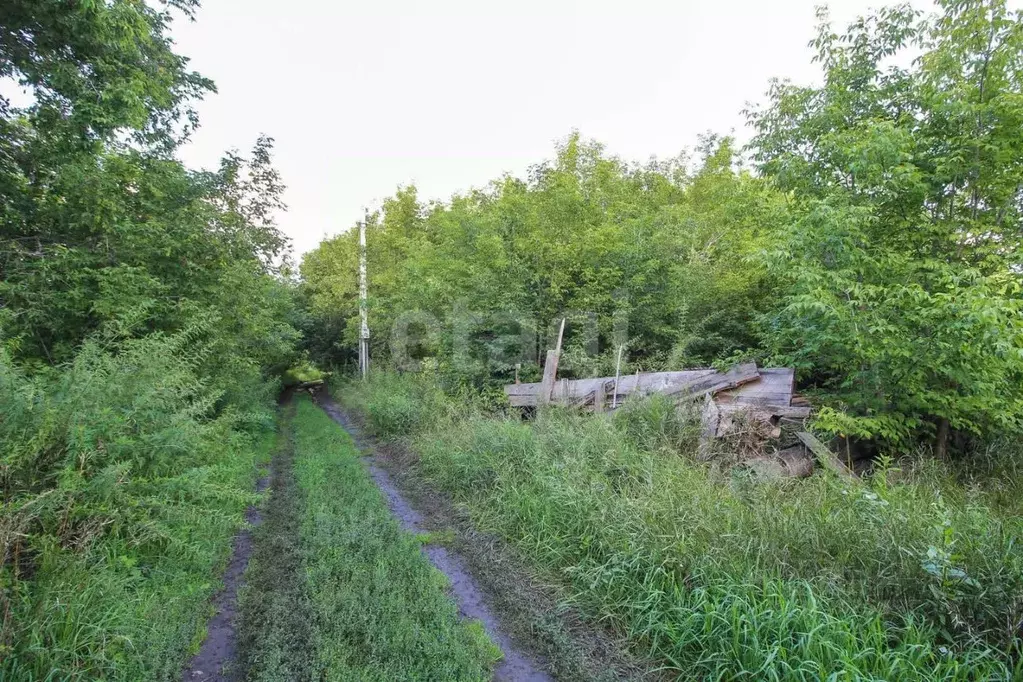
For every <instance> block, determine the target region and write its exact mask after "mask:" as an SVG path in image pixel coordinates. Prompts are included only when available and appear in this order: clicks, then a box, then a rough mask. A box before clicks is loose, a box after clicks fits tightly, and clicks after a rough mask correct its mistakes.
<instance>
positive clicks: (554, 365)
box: [536, 350, 561, 405]
mask: <svg viewBox="0 0 1023 682" xmlns="http://www.w3.org/2000/svg"><path fill="white" fill-rule="evenodd" d="M560 355H561V354H560V353H559V352H558V351H556V350H549V351H547V359H546V360H545V361H544V364H543V381H541V382H540V390H539V391H537V392H536V404H537V405H548V404H550V402H551V397H552V396H551V394H552V393H553V391H554V379H555V377H556V376H557V374H558V357H559V356H560Z"/></svg>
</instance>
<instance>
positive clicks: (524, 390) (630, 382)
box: [504, 369, 716, 407]
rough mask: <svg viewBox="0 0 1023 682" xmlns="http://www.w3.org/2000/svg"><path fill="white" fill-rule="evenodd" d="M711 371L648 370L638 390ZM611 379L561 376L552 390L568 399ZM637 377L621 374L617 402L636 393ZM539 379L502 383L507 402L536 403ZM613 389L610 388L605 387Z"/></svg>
mask: <svg viewBox="0 0 1023 682" xmlns="http://www.w3.org/2000/svg"><path fill="white" fill-rule="evenodd" d="M711 374H716V372H715V371H714V370H712V369H701V370H687V371H684V372H652V373H650V374H643V375H641V379H640V382H639V384H640V391H641V393H642V394H643V395H646V393H647V392H648V391H649V390H651V389H653V390H654V391H655V392H656V391H657V390H660V389H662V388H663V387H667V386H672V385H676V384H684V383H687V382H690V381H692V380H694V379H697V378H700V377H706V376H709V375H711ZM607 382H610V383H611V385H612V386H613V385H614V377H598V378H592V379H571V380H566V379H560V380H558V381H556V382H555V383H554V386H553V391H554V395H556V396H557V395H561V392H562V391H566V392H567V393H566V395H567V396H568V398H569V399H574V398H579V397H581V396H583V395H586V394H587V393H590V392H592V391H594V390H595V389H596V387H597V386H599V385H600V384H606V383H607ZM636 385H637V382H636V377H635V376H630V377H621V379H620V381H619V383H618V393H617V395H618V396H619V402H621V398H622V397H623V396H628V395H632V394H633V393H636ZM541 387H542V383H530V384H508V385H506V386H505V387H504V393H505V395H507V396H508V399H509V402H510V403H511V404H512V405H517V406H519V407H527V406H531V405H536V401H537V396H538V395H539V394H540V392H541ZM608 390H613V389H608Z"/></svg>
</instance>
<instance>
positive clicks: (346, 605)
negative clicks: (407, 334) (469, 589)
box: [245, 396, 500, 682]
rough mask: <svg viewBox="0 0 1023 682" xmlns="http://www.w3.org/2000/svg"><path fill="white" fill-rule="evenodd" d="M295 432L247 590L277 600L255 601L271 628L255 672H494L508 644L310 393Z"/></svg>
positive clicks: (381, 675)
mask: <svg viewBox="0 0 1023 682" xmlns="http://www.w3.org/2000/svg"><path fill="white" fill-rule="evenodd" d="M290 432H291V438H292V445H293V448H294V453H293V456H289V457H286V458H283V459H281V460H279V461H280V462H281V463H282V464H281V466H284V467H287V468H291V467H292V466H293V471H281V470H278V471H275V476H274V480H275V481H277V482H278V483H277V484H276V485H278V486H279V487H278V488H275V489H274V491H273V496H274V497H275V498H276V499H273V498H272V499H271V504H270V509H269V513H268V516H267V521H266V522H265V523H264V525H263V526H262V527H261V528H260V531H259V534H258V536H257V543H258V544H262V545H263V546H262V547H261V548H260V547H257V551H256V554H255V557H256V561H255V564H254V565H253V566H252V569H251V571H250V577H254V578H255V579H256V580H255V582H253V584H252V586H251V588H250V589H249V590H248V591H247V593H246V596H245V602H247V603H248V604H250V605H252V604H254V603H257V602H264V603H271V604H276V606H274V607H272V608H270V610H269V611H268V610H267V609H266V608H262V609H260V608H246V609H245V613H246V614H248V616H249V618H250V619H252V618H253V616H255V622H250V623H248V624H247V625H246V626H245V627H246V628H255V629H257V630H260V629H261V630H262V633H263V634H261V635H260V634H257V635H256V637H255V639H256V641H254V642H250V643H248V644H247V647H246V648H247V649H248V650H249V651H250V652H252V653H251V654H250V656H249V659H250V665H253V666H254V667H252V668H250V671H249V679H253V680H265V681H271V680H289V681H290V680H313V679H315V680H337V681H338V682H341V681H347V680H381V682H383V681H388V682H389V681H390V680H488V679H490V675H491V667H492V665H493V663H494V662H495V661H496V660H497V659H498V658H499V657H500V651H499V650H498V649H496V647H495V646H494V645H493V644H492V643H491V642H490V640H489V639H488V638H487V636H486V634H485V632H484V631H483V629H482V627H481V626H480V624H479V623H475V622H463V621H461V620H460V619H459V616H458V612H457V609H456V607H455V605H454V602H452V600H451V599H449V598H448V596H447V595H446V593H445V590H446V588H447V583H446V578H445V576H444V575H443V574H442V573H440V572H439V571H437V570H436V569H435V568H434V567H433V566H432V565H431V564H430V562H429V561H428V560H427V558H426V557H425V556H423V554H422V552H421V551H420V545H419V542H418V541H417V539H416V538H415V537H414V536H412V535H410V534H408V533H406V532H404V531H402V530H401V529H400V528H399V526H398V524H397V522H396V521H395V520H394V518H393V517H392V516H391V514H390V512H389V510H388V509H387V505H386V503H385V501H384V498H383V496H382V495H381V494H380V492H379V490H378V489H377V488H376V486H375V485H374V483H373V482H372V481H371V480H370V477H369V474H368V472H367V470H366V468H365V466H364V465H363V464H362V462H361V461H360V454H359V452H358V451H357V449H356V448H355V446H354V444H353V443H352V441H351V439H350V438H349V437H348V435H347V434H346V433H345V432H344V431H343V430H342V429H341V428H340V427H338V426H337V425H336V424H334V423H333V421H331V419H330V418H329V417H328V416H327V415H326V414H324V413H323V412H322V411H321V410H320V409H319V408H317V407H316V406H315V405H313V404H312V402H311V401H310V400H309V398H308V397H306V396H302V397H300V398H299V399H298V401H297V406H296V412H295V416H294V420H293V422H292V424H291V426H290ZM282 496H283V497H284V499H282ZM282 509H284V510H286V511H287V510H290V513H280V512H281V510H282ZM289 529H290V530H289ZM284 530H287V531H288V532H282V531H284ZM266 543H270V544H269V545H268V544H266ZM267 548H271V549H273V548H276V549H273V551H270V552H268V551H266V550H267ZM282 564H284V565H287V566H291V568H290V569H287V570H288V571H289V576H284V575H283V574H282V573H281V566H282ZM263 574H268V575H270V576H276V579H275V580H264V579H261V578H260V576H263ZM264 577H265V576H264ZM296 582H298V583H301V584H296ZM261 586H262V589H261V590H260V589H259V588H260V587H261ZM282 595H283V596H286V597H288V599H290V600H291V602H290V604H289V603H283V602H282V601H281V598H280V597H281V596H282ZM289 607H290V608H289ZM298 613H301V614H304V615H302V616H301V618H304V619H305V622H298V621H299V616H297V615H296V614H298ZM260 614H262V615H260ZM274 614H276V615H277V617H278V618H276V619H275V618H274V617H273V615H274ZM278 620H279V621H280V622H277V621H278ZM296 631H298V632H306V631H308V635H303V636H302V637H301V640H297V639H296V638H295V636H294V633H295V632H296ZM302 653H304V654H305V655H306V658H305V659H304V660H296V655H300V654H302Z"/></svg>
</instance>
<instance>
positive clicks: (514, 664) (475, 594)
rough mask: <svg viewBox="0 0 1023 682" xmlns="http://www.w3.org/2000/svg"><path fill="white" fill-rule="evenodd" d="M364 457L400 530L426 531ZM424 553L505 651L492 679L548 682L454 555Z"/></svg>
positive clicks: (328, 405) (329, 403)
mask: <svg viewBox="0 0 1023 682" xmlns="http://www.w3.org/2000/svg"><path fill="white" fill-rule="evenodd" d="M316 402H317V404H318V405H319V406H320V407H321V408H323V410H324V412H326V413H327V414H328V415H330V417H331V418H332V419H333V420H334V421H335V422H337V423H338V424H339V425H340V426H341V427H342V428H343V429H344V430H345V431H347V432H348V434H349V435H350V436H351V437H352V440H353V441H355V443H356V445H357V446H358V447H359V448H360V450H362V451H363V452H367V451H369V452H372V447H371V446H370V445H369V444H368V443H367V441H366V440H365V439H364V438H363V437H362V434H361V433H360V431H359V429H358V427H357V426H356V425H355V424H354V423H353V422H352V421H351V420H350V419H349V418H348V417H347V415H346V414H345V413H344V412H343V411H342V410H341V408H340V407H339V406H338V405H337V403H335V402H334V400H333V399H332V398H331V397H330V396H329V395H328V394H326V392H325V391H320V392H318V393H317V394H316ZM366 459H367V465H368V469H369V472H370V476H371V477H372V479H373V482H374V483H376V485H377V487H378V488H380V491H381V492H382V493H383V494H384V497H385V498H386V499H387V506H388V507H389V508H390V510H391V513H392V514H393V515H394V517H395V518H396V519H397V520H398V522H399V523H400V525H401V527H402V529H404V530H406V531H408V532H410V533H416V534H419V533H423V532H425V531H426V529H425V528H424V527H423V519H422V517H421V515H420V514H419V513H418V512H417V511H416V510H415V509H414V508H413V507H412V505H410V504H409V503H408V501H407V500H406V499H405V498H404V496H403V495H402V494H401V492H400V491H399V490H398V488H397V487H396V486H395V484H394V482H393V481H392V480H391V477H390V475H389V474H388V473H387V472H386V471H384V469H382V468H381V467H380V466H378V465H377V463H376V461H375V458H374V456H373V455H371V456H370V457H368V458H366ZM423 552H424V553H425V554H426V556H427V558H429V559H430V562H431V563H433V565H434V566H435V567H436V568H437V569H438V570H439V571H441V572H442V573H444V574H445V575H446V576H447V577H448V579H449V580H450V582H451V592H452V595H453V596H454V598H455V601H456V602H457V604H458V609H459V612H460V613H461V615H462V616H463V617H464V618H471V619H475V620H478V621H480V622H481V623H483V626H484V628H485V629H486V631H487V635H488V636H489V637H490V638H491V640H493V642H494V643H495V644H497V646H498V647H500V649H501V652H502V653H503V654H504V657H503V658H502V660H501V662H500V663H498V665H497V666H496V668H495V670H494V678H495V679H497V680H502V681H507V682H550V681H552V680H553V678H552V677H551V676H550V675H549V674H548V673H547V672H545V671H544V669H543V668H542V667H541V666H540V665H539V664H538V663H537V662H535V661H534V660H533V658H532V657H531V656H529V655H528V654H526V653H525V652H524V651H522V650H520V649H519V648H518V647H517V646H516V645H515V644H514V642H512V639H511V637H510V636H509V634H508V633H507V632H506V631H505V630H504V628H503V627H502V626H501V623H500V621H499V620H498V618H497V616H496V615H495V613H494V612H493V610H492V609H491V608H490V607H489V606H488V605H487V602H486V600H485V598H484V596H483V591H482V590H481V589H480V587H479V585H478V584H477V583H476V580H475V579H474V578H473V576H472V574H471V573H470V572H469V570H468V569H467V568H466V566H465V564H464V562H463V561H462V560H461V559H460V558H459V557H458V556H457V555H455V554H454V553H452V552H451V551H449V550H448V549H447V548H445V547H441V546H438V545H433V544H427V545H424V546H423Z"/></svg>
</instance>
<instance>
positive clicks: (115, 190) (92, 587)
mask: <svg viewBox="0 0 1023 682" xmlns="http://www.w3.org/2000/svg"><path fill="white" fill-rule="evenodd" d="M195 6H196V3H195V2H193V1H192V0H171V1H170V2H166V3H146V2H138V1H136V0H106V1H98V2H94V1H92V0H86V1H82V2H71V3H68V2H58V1H56V0H53V1H50V0H44V1H42V2H23V1H20V0H12V1H11V2H5V3H4V4H3V5H2V7H0V78H4V79H13V80H16V81H18V82H19V83H20V84H21V85H22V86H23V87H24V88H26V89H27V90H28V91H29V93H30V102H29V103H28V104H27V105H25V106H20V107H18V106H13V105H12V104H11V103H10V102H8V101H6V100H2V101H0V397H2V401H0V402H2V406H0V678H4V679H7V678H10V679H43V678H50V679H58V678H59V679H126V680H128V679H177V678H179V677H180V666H181V663H182V658H183V656H184V655H185V652H186V651H187V648H188V646H189V644H190V642H191V641H192V639H193V637H194V633H195V631H196V630H197V629H198V628H200V627H201V623H202V622H203V620H204V615H205V613H206V609H207V599H208V596H209V593H210V591H211V589H212V587H213V586H212V584H211V582H210V579H209V576H210V574H211V571H213V570H214V568H215V566H216V565H217V564H218V562H220V561H221V560H222V557H223V555H224V552H225V550H226V549H227V548H228V547H229V546H230V538H231V535H232V534H233V531H234V528H235V527H236V526H237V524H238V523H239V522H240V521H241V518H242V513H243V511H244V509H245V506H246V505H247V504H248V503H249V497H248V493H247V491H248V490H250V489H251V485H252V482H253V478H254V476H255V466H254V465H255V463H256V459H257V457H258V456H259V453H260V452H261V449H260V448H262V447H263V446H262V445H259V444H260V443H262V442H263V441H265V440H266V438H265V436H264V435H262V434H264V433H265V432H266V431H268V430H269V428H270V427H272V419H271V416H270V413H269V408H270V406H271V405H272V401H273V397H274V392H275V386H276V384H275V381H274V377H275V375H276V374H277V373H279V372H280V371H282V370H283V369H285V368H287V366H288V365H289V364H290V363H291V361H292V360H293V358H294V357H295V346H296V342H297V340H298V332H297V331H296V330H295V328H294V327H293V325H292V324H291V321H292V320H293V319H296V317H297V316H295V315H294V312H293V311H294V310H295V308H296V302H295V300H294V296H293V291H292V288H291V286H290V285H289V284H288V283H287V281H286V280H285V279H284V278H283V277H282V275H287V274H288V273H287V268H288V261H287V250H288V244H287V240H286V238H285V237H284V236H283V235H282V233H281V232H280V230H279V229H278V228H277V226H276V225H275V223H274V215H275V213H276V212H277V211H278V210H280V209H281V208H282V207H283V205H282V203H281V193H282V191H283V187H282V184H281V180H280V178H279V176H278V174H277V172H276V171H275V170H274V168H273V164H272V147H273V141H272V139H270V138H267V137H263V138H260V139H259V140H257V141H256V144H255V147H254V150H253V152H252V154H251V155H250V156H247V157H246V156H241V155H239V154H237V153H235V152H230V153H228V154H227V155H226V156H225V158H224V161H223V162H222V164H221V165H220V167H219V168H217V169H215V170H212V171H193V170H189V169H187V168H185V167H184V166H183V165H182V164H181V163H180V162H179V161H177V160H176V159H175V157H174V152H175V149H176V147H177V145H179V144H180V143H181V142H182V141H183V140H185V139H186V138H187V135H188V133H189V131H190V130H191V129H192V128H193V127H194V126H195V125H196V117H195V114H194V111H193V109H192V104H193V103H194V100H195V98H196V97H198V96H201V95H203V94H204V93H206V92H210V91H212V89H213V86H212V83H211V82H210V81H208V80H207V79H205V78H203V77H202V76H200V75H198V74H196V73H194V72H191V71H190V70H188V68H187V60H186V59H185V58H184V57H182V56H180V55H177V54H176V53H175V52H174V51H173V49H172V43H171V41H170V38H169V37H168V34H167V30H168V27H169V25H170V22H171V20H172V17H173V16H174V15H175V14H178V15H182V14H183V15H184V16H186V17H187V16H189V15H190V13H191V12H192V11H193V10H194V8H195ZM257 446H258V447H257Z"/></svg>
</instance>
